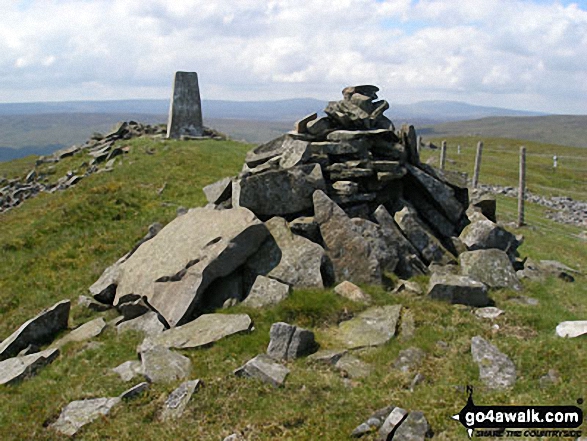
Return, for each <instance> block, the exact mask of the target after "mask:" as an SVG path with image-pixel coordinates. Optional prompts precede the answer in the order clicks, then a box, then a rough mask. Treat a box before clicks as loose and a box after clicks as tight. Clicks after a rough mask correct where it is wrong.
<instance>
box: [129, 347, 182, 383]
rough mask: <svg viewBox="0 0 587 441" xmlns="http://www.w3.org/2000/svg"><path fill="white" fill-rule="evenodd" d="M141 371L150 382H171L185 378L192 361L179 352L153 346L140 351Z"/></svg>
mask: <svg viewBox="0 0 587 441" xmlns="http://www.w3.org/2000/svg"><path fill="white" fill-rule="evenodd" d="M140 356H141V363H142V371H143V375H144V376H145V378H146V379H147V380H148V381H149V382H151V383H171V382H173V381H177V380H182V379H184V378H187V377H188V376H189V374H190V372H191V369H192V362H191V361H190V359H189V358H187V357H184V356H183V355H181V354H177V353H175V352H172V351H170V350H169V349H167V348H166V347H163V346H153V347H151V348H149V349H146V350H144V351H141V353H140Z"/></svg>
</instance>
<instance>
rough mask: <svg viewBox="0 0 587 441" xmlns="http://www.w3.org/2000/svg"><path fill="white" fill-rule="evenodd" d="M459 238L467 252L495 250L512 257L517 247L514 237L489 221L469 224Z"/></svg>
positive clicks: (517, 243) (480, 220)
mask: <svg viewBox="0 0 587 441" xmlns="http://www.w3.org/2000/svg"><path fill="white" fill-rule="evenodd" d="M459 238H460V239H461V240H462V241H463V243H464V244H465V245H466V246H467V249H468V250H469V251H475V250H487V249H490V248H497V249H498V250H502V251H505V252H507V253H508V254H509V255H513V253H514V252H515V251H516V249H517V248H518V245H519V242H518V240H517V238H516V236H514V235H513V234H512V233H510V232H509V231H507V230H505V229H504V228H502V227H500V226H499V225H497V224H495V223H493V222H491V221H490V220H489V219H479V220H477V221H475V222H471V223H470V224H469V225H467V226H466V227H465V228H464V229H463V231H462V232H461V234H460V236H459Z"/></svg>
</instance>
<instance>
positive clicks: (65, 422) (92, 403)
mask: <svg viewBox="0 0 587 441" xmlns="http://www.w3.org/2000/svg"><path fill="white" fill-rule="evenodd" d="M120 402H121V399H120V398H119V397H115V398H93V399H89V400H79V401H72V402H71V403H69V404H68V405H67V406H65V407H64V408H63V410H62V411H61V414H60V415H59V418H58V419H57V421H55V422H54V423H53V424H51V426H50V427H51V428H52V429H53V430H55V431H57V432H59V433H61V434H63V435H67V436H73V435H75V434H76V433H77V432H78V431H79V430H80V429H81V428H82V427H83V426H85V425H86V424H89V423H91V422H92V421H94V420H96V419H98V418H99V417H101V416H105V415H108V414H109V413H110V411H111V410H112V408H113V407H114V406H116V405H117V404H118V403H120Z"/></svg>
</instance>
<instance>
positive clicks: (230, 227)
mask: <svg viewBox="0 0 587 441" xmlns="http://www.w3.org/2000/svg"><path fill="white" fill-rule="evenodd" d="M268 234H269V233H268V231H267V228H266V227H265V225H264V224H263V223H262V222H261V221H259V219H257V217H256V216H255V215H254V214H253V213H252V212H251V211H249V210H247V209H245V208H233V209H227V210H213V209H207V208H194V209H191V210H190V211H189V212H188V213H186V214H184V215H183V216H180V217H177V218H175V219H174V220H173V221H171V222H170V223H169V224H167V225H166V226H165V228H163V229H162V230H161V232H160V233H159V234H157V236H155V237H154V238H153V239H151V240H149V241H148V242H145V243H144V244H142V245H141V246H140V247H139V248H138V249H137V250H136V252H135V253H134V254H133V255H132V256H130V257H129V258H128V260H126V261H125V262H124V263H123V264H121V265H120V276H119V280H118V287H117V290H116V300H115V304H118V303H119V302H120V299H122V298H123V297H124V296H126V295H128V294H134V295H141V296H144V297H146V298H147V301H148V304H149V306H150V307H151V308H153V309H155V310H156V311H157V312H158V313H159V314H160V315H161V316H162V317H163V318H164V319H165V320H166V321H167V323H168V324H169V326H171V327H174V326H177V325H181V324H183V323H186V322H187V321H189V320H190V319H191V318H192V317H193V314H194V313H196V312H197V310H198V305H199V303H200V302H201V301H202V299H203V296H204V292H205V290H206V288H208V286H210V284H211V283H212V282H214V281H215V280H216V279H218V278H221V277H225V276H227V275H229V274H231V273H232V272H233V271H234V270H235V269H237V268H238V267H240V266H241V265H242V264H243V263H244V262H245V261H246V260H247V258H248V257H249V256H250V255H252V254H253V253H254V252H255V251H256V250H257V248H258V247H259V245H260V244H261V243H262V242H263V240H264V239H265V238H266V237H267V235H268Z"/></svg>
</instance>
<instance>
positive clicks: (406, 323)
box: [399, 308, 416, 341]
mask: <svg viewBox="0 0 587 441" xmlns="http://www.w3.org/2000/svg"><path fill="white" fill-rule="evenodd" d="M415 334H416V321H415V319H414V313H413V312H412V311H410V310H409V309H406V308H404V310H403V311H402V320H401V323H400V332H399V337H400V339H401V340H402V341H409V340H411V339H413V338H414V335H415Z"/></svg>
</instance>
